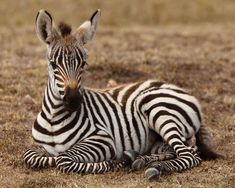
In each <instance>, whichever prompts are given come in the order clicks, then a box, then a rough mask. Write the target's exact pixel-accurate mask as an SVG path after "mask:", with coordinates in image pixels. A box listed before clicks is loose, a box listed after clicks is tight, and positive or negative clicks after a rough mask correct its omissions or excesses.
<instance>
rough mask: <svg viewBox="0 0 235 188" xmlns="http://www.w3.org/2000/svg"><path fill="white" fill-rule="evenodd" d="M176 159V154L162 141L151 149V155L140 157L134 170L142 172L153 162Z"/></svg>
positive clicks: (135, 163)
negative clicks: (141, 170)
mask: <svg viewBox="0 0 235 188" xmlns="http://www.w3.org/2000/svg"><path fill="white" fill-rule="evenodd" d="M175 157H176V153H175V152H174V151H173V149H172V148H171V147H170V146H169V145H168V144H166V143H164V142H162V141H160V142H157V143H156V144H154V146H153V147H152V149H151V152H150V155H143V156H142V155H139V156H138V157H137V158H136V160H135V161H134V162H133V163H132V169H134V170H140V169H142V168H144V167H146V166H148V164H149V163H151V162H153V161H164V160H169V159H173V158H175Z"/></svg>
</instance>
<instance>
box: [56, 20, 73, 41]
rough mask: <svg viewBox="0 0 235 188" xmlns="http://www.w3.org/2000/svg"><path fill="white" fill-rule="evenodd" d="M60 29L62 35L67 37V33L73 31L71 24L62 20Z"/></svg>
mask: <svg viewBox="0 0 235 188" xmlns="http://www.w3.org/2000/svg"><path fill="white" fill-rule="evenodd" d="M58 29H59V31H60V33H61V35H62V37H65V36H67V35H70V33H71V31H72V28H71V26H70V25H68V24H67V23H65V22H60V23H59V25H58Z"/></svg>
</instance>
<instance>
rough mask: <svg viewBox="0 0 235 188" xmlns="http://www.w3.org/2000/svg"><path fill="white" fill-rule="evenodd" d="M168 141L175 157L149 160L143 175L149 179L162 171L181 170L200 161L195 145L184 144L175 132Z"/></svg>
mask: <svg viewBox="0 0 235 188" xmlns="http://www.w3.org/2000/svg"><path fill="white" fill-rule="evenodd" d="M168 143H169V145H171V146H172V148H173V149H174V151H175V154H176V157H175V158H174V159H170V160H167V161H161V162H158V161H151V162H150V163H149V165H148V168H147V170H146V171H145V176H146V177H147V178H148V179H149V180H152V179H154V178H157V177H158V176H159V175H160V174H161V173H162V172H173V171H183V170H186V169H190V168H193V167H195V166H198V165H199V164H200V163H201V158H200V157H199V156H198V154H197V147H194V146H186V145H184V143H183V142H182V141H181V139H180V136H178V135H177V134H175V135H174V137H173V138H172V139H169V140H168Z"/></svg>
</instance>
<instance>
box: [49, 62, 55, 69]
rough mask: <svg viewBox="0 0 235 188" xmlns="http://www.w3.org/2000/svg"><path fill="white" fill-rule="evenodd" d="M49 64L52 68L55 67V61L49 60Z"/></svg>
mask: <svg viewBox="0 0 235 188" xmlns="http://www.w3.org/2000/svg"><path fill="white" fill-rule="evenodd" d="M50 64H51V66H52V68H53V69H55V68H56V62H54V61H50Z"/></svg>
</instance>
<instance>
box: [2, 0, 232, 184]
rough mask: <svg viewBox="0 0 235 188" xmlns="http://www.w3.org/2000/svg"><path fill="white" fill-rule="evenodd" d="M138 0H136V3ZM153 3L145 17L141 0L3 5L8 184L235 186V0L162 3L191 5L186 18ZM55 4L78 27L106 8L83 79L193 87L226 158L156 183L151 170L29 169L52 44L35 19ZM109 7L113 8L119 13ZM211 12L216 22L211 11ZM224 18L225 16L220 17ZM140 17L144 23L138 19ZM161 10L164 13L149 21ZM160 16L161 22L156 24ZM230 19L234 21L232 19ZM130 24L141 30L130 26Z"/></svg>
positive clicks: (89, 83) (4, 138) (4, 162)
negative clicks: (44, 40)
mask: <svg viewBox="0 0 235 188" xmlns="http://www.w3.org/2000/svg"><path fill="white" fill-rule="evenodd" d="M46 2H47V3H46ZM66 2H67V1H66ZM138 2H139V1H137V0H136V1H134V0H132V3H138ZM148 2H149V4H148V5H143V8H144V9H147V10H149V11H146V13H141V15H142V16H139V15H138V14H137V13H136V12H137V10H138V8H140V7H141V4H140V3H139V4H136V6H137V8H136V7H134V8H132V7H131V6H130V5H129V4H124V3H123V4H122V5H119V4H118V3H117V2H116V1H114V3H107V4H106V3H104V2H103V1H91V3H90V5H89V4H87V3H84V2H83V3H82V4H81V6H79V10H81V11H77V12H76V13H71V12H70V11H73V10H74V9H75V8H74V6H75V4H76V3H75V2H74V1H70V3H71V4H68V6H67V8H65V9H63V11H62V8H61V7H63V3H65V2H63V1H58V3H57V4H56V5H54V3H53V1H45V2H44V1H40V2H35V1H30V0H28V1H17V3H16V4H14V5H13V6H12V7H11V8H10V9H9V8H8V9H7V6H6V4H5V3H1V5H0V9H1V11H2V13H3V16H1V18H0V26H1V27H0V28H1V29H0V44H1V50H0V187H121V186H122V187H233V186H234V185H235V113H234V112H235V87H234V86H235V23H234V24H233V16H231V14H230V13H231V11H230V9H232V7H233V6H234V3H232V1H226V3H221V2H222V1H218V0H216V2H217V6H215V5H214V4H212V3H211V4H210V3H209V2H210V1H193V2H194V3H195V2H196V4H195V5H193V4H192V3H188V4H187V3H186V1H182V3H181V4H178V5H177V3H175V4H174V3H173V4H170V5H169V2H168V1H157V2H158V3H157V5H158V6H160V5H161V6H162V7H163V10H170V9H172V10H173V8H171V7H176V6H179V7H184V6H186V7H188V8H189V9H190V10H191V17H189V18H188V17H187V15H188V14H189V13H190V12H189V13H188V11H189V10H186V11H179V10H176V12H175V11H173V12H172V13H169V11H168V14H167V13H165V12H164V11H162V9H161V8H159V9H156V10H159V12H160V13H161V14H160V13H159V15H158V14H154V10H152V9H151V8H149V7H151V5H154V4H155V1H148ZM203 2H204V4H203ZM213 2H214V1H213ZM219 2H220V4H218V3H219ZM73 3H75V4H73ZM151 3H152V4H151ZM167 3H168V4H167ZM157 5H156V6H157ZM47 6H48V7H49V9H50V10H51V11H53V12H54V13H53V15H55V17H56V18H58V19H59V20H60V18H62V17H66V19H65V20H69V22H70V23H73V24H75V23H77V21H76V19H75V16H79V15H81V17H79V18H78V20H80V19H81V18H84V19H85V15H86V16H89V15H90V14H91V13H92V11H93V10H94V9H96V8H99V7H101V8H103V9H104V11H103V12H104V14H103V17H104V18H103V19H104V24H103V22H101V27H100V28H99V31H98V33H97V35H96V39H95V40H94V42H93V43H92V44H90V45H89V46H88V50H89V59H88V63H89V65H88V67H87V72H86V76H85V79H84V82H85V85H87V86H91V87H97V88H98V87H105V86H106V85H107V83H108V81H109V80H110V79H114V80H115V81H117V82H118V83H126V82H132V81H137V80H144V79H150V78H151V79H152V78H155V79H159V80H165V81H167V82H170V83H174V84H177V85H179V86H182V87H184V88H186V89H188V90H189V91H191V92H192V93H193V94H194V95H195V96H196V97H198V99H199V100H200V102H201V104H202V107H203V111H204V114H205V115H204V119H205V124H207V125H208V127H210V130H211V134H212V136H213V139H214V142H215V146H214V148H215V150H216V151H218V152H219V153H221V154H223V155H224V156H225V159H223V160H218V161H211V162H203V163H202V164H201V165H200V166H199V167H197V168H194V169H192V170H189V171H186V172H183V173H174V174H171V175H169V176H162V177H160V179H159V180H157V181H154V182H148V181H147V180H146V179H145V178H144V175H143V171H140V172H129V171H128V170H123V171H120V172H115V173H107V174H104V175H86V176H80V175H66V174H62V173H60V172H58V171H57V170H55V169H48V170H43V171H33V170H31V169H27V168H26V167H25V166H24V165H23V163H22V153H23V152H24V151H25V150H26V149H27V148H28V147H29V146H30V145H31V144H33V141H32V139H31V126H32V123H33V121H34V119H35V117H36V115H37V113H38V111H39V110H40V107H41V101H42V95H43V91H44V87H45V84H46V81H47V71H46V62H45V48H44V47H43V45H42V44H41V43H40V42H39V41H38V39H37V38H36V36H35V32H34V24H33V22H34V17H35V14H36V12H37V10H38V9H40V8H42V7H47ZM117 6H120V9H118V8H117ZM148 6H149V7H148ZM125 7H129V8H126V9H127V10H129V9H130V10H131V11H130V15H125V14H126V12H125V14H124V12H123V11H124V10H123V9H124V8H125ZM164 7H165V8H164ZM195 7H197V8H195ZM204 7H207V8H208V7H209V9H208V10H211V11H204ZM213 7H214V8H213ZM234 7H235V6H234ZM219 8H221V9H222V10H220V9H219ZM83 9H84V12H83V11H82V10H83ZM194 9H195V10H196V9H197V11H193V10H194ZM22 10H25V11H22ZM111 10H113V11H114V12H113V15H112V14H111V13H112V12H111ZM140 10H141V9H140ZM206 10H207V9H206ZM233 10H234V9H233ZM177 11H178V12H177ZM213 11H214V12H213ZM105 12H106V13H105ZM183 12H184V15H183ZM200 12H201V13H203V14H202V15H201V14H199V13H200ZM218 12H219V13H218ZM122 13H123V14H122ZM206 13H207V14H208V15H209V16H208V18H207V17H206V16H204V17H203V15H205V14H206ZM218 14H219V15H221V16H220V18H217V17H216V16H217V15H218ZM111 15H112V16H113V17H111ZM114 15H116V16H114ZM135 15H136V18H140V17H141V19H140V20H138V21H137V20H136V19H134V18H135ZM154 15H155V16H156V19H150V18H153V16H154ZM172 15H173V16H172ZM174 15H178V17H174ZM197 15H199V18H201V19H202V21H203V23H202V22H201V21H200V20H199V18H197ZM9 16H11V17H9ZM157 18H159V19H157ZM173 18H174V19H173ZM186 18H187V19H186ZM8 20H9V21H8ZM112 20H113V21H112ZM132 20H134V21H133V23H132ZM154 20H156V24H157V23H161V25H153V23H155V22H154ZM223 20H224V22H227V21H229V22H232V24H225V23H223ZM75 21H76V22H75ZM78 23H79V22H78ZM129 23H130V24H131V25H132V24H133V25H136V26H132V27H130V26H128V24H129ZM186 23H187V24H186ZM122 24H123V26H122V27H120V25H122ZM110 25H112V27H111V28H110V27H109V26H110ZM137 25H138V26H137ZM146 25H148V26H146Z"/></svg>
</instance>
